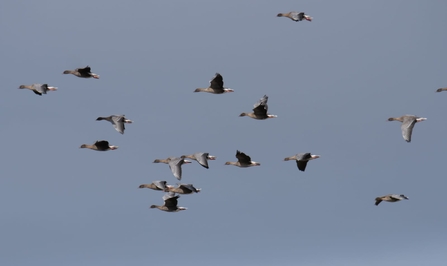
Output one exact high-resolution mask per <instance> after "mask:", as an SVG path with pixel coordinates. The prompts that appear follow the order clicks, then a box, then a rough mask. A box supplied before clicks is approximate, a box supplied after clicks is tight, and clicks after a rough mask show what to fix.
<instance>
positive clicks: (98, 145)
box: [79, 140, 118, 151]
mask: <svg viewBox="0 0 447 266" xmlns="http://www.w3.org/2000/svg"><path fill="white" fill-rule="evenodd" d="M79 148H87V149H91V150H95V151H108V150H116V149H118V146H113V145H109V142H108V141H107V140H97V141H96V142H95V143H94V144H92V145H90V144H82V145H81V147H79Z"/></svg>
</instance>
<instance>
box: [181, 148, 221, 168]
mask: <svg viewBox="0 0 447 266" xmlns="http://www.w3.org/2000/svg"><path fill="white" fill-rule="evenodd" d="M183 157H185V158H188V159H192V160H196V161H197V162H198V163H199V164H200V165H201V166H203V167H204V168H206V169H208V168H209V166H208V160H216V156H212V155H210V154H209V153H208V152H196V153H194V154H190V155H183Z"/></svg>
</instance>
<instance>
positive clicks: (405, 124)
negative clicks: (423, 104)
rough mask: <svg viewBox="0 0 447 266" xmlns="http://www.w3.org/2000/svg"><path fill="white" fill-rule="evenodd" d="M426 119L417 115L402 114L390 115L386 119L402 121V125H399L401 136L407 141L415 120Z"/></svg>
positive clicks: (409, 138) (409, 140)
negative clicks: (397, 115)
mask: <svg viewBox="0 0 447 266" xmlns="http://www.w3.org/2000/svg"><path fill="white" fill-rule="evenodd" d="M425 120H427V118H424V117H418V116H414V115H403V116H399V117H390V118H388V121H400V122H402V125H401V126H400V129H401V130H402V137H403V138H404V140H406V141H407V142H411V133H412V132H413V127H414V125H415V124H416V123H417V122H422V121H425Z"/></svg>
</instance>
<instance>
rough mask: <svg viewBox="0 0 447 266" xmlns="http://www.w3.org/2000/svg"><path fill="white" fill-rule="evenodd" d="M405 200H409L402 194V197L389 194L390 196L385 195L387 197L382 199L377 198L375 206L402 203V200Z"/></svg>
mask: <svg viewBox="0 0 447 266" xmlns="http://www.w3.org/2000/svg"><path fill="white" fill-rule="evenodd" d="M404 199H405V200H408V197H407V196H405V195H403V194H400V195H397V194H388V195H385V196H382V197H377V198H376V203H375V205H376V206H378V205H379V204H380V203H381V202H382V201H388V202H397V201H401V200H404Z"/></svg>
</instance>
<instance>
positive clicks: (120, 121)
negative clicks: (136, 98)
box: [96, 115, 133, 134]
mask: <svg viewBox="0 0 447 266" xmlns="http://www.w3.org/2000/svg"><path fill="white" fill-rule="evenodd" d="M101 120H106V121H109V122H110V123H112V125H113V127H114V128H115V130H116V131H118V132H119V133H121V134H124V130H125V129H126V127H125V126H124V124H125V123H127V124H131V123H132V122H133V121H132V120H129V119H127V118H126V117H125V116H124V115H111V116H100V117H98V118H96V121H101Z"/></svg>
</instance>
